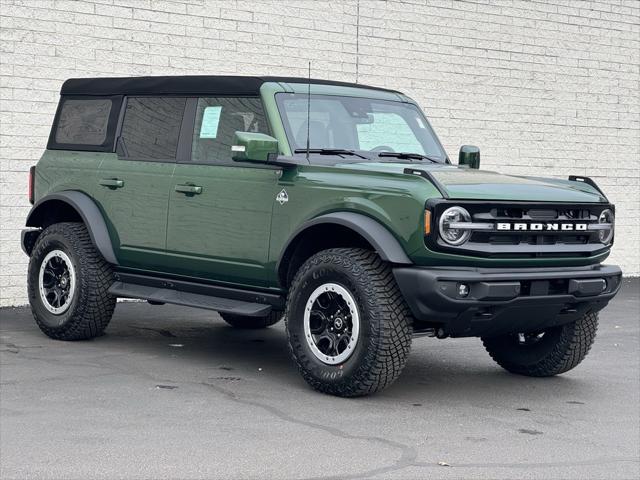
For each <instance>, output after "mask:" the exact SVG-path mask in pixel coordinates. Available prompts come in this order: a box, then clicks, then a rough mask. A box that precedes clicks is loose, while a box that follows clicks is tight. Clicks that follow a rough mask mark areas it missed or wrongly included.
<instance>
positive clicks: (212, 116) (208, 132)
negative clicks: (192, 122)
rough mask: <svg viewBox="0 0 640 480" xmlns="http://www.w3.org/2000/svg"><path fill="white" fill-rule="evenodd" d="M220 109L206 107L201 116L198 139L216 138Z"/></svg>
mask: <svg viewBox="0 0 640 480" xmlns="http://www.w3.org/2000/svg"><path fill="white" fill-rule="evenodd" d="M221 113H222V107H206V108H205V109H204V113H203V115H202V126H201V127H200V138H216V137H217V136H218V124H219V123H220V114H221Z"/></svg>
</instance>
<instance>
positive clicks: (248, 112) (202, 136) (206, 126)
mask: <svg viewBox="0 0 640 480" xmlns="http://www.w3.org/2000/svg"><path fill="white" fill-rule="evenodd" d="M236 131H240V132H259V133H269V130H268V127H267V120H266V118H265V114H264V109H263V108H262V102H261V101H260V99H259V98H253V97H251V98H250V97H242V98H231V97H218V98H199V99H198V104H197V107H196V118H195V125H194V129H193V143H192V148H191V161H192V162H194V163H213V164H226V163H231V162H232V159H231V145H232V144H233V137H234V134H235V132H236Z"/></svg>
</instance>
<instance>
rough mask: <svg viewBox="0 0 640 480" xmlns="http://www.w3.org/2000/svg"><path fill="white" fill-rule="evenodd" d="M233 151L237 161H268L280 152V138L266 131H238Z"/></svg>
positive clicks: (234, 138) (234, 139) (232, 147)
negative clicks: (265, 132) (277, 138)
mask: <svg viewBox="0 0 640 480" xmlns="http://www.w3.org/2000/svg"><path fill="white" fill-rule="evenodd" d="M231 152H233V156H232V158H233V159H234V160H235V161H236V162H268V161H269V157H270V156H272V155H277V154H278V140H276V139H275V138H273V137H271V136H269V135H265V134H264V133H254V132H236V134H235V136H234V137H233V145H232V146H231Z"/></svg>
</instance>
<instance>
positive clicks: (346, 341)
mask: <svg viewBox="0 0 640 480" xmlns="http://www.w3.org/2000/svg"><path fill="white" fill-rule="evenodd" d="M304 333H305V338H306V340H307V344H308V345H309V348H310V349H311V352H312V353H313V354H314V356H315V357H316V358H317V359H318V360H320V361H321V362H322V363H326V364H328V365H336V364H339V363H342V362H344V361H345V360H347V359H348V358H349V357H350V356H351V355H352V354H353V351H354V349H355V347H356V344H357V342H358V336H359V334H360V315H359V312H358V308H357V306H356V302H355V299H354V298H353V295H351V293H350V292H349V291H348V290H347V289H346V288H344V287H343V286H341V285H338V284H336V283H326V284H324V285H321V286H319V287H318V288H316V289H315V290H314V291H313V293H312V294H311V295H310V296H309V299H308V300H307V303H306V305H305V311H304Z"/></svg>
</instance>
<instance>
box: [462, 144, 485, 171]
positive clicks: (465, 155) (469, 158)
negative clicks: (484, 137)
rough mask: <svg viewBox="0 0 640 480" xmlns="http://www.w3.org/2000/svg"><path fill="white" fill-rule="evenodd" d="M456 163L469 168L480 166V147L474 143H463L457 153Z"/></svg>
mask: <svg viewBox="0 0 640 480" xmlns="http://www.w3.org/2000/svg"><path fill="white" fill-rule="evenodd" d="M458 165H466V166H467V167H469V168H475V169H478V168H480V149H479V148H478V147H476V146H474V145H463V146H461V147H460V154H459V155H458Z"/></svg>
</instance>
